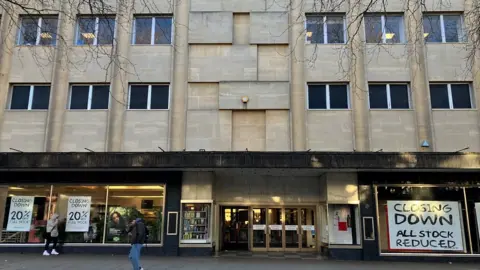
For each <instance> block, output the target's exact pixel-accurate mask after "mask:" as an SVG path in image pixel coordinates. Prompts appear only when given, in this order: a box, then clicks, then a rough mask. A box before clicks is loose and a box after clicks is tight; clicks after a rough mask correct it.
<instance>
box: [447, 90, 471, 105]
mask: <svg viewBox="0 0 480 270" xmlns="http://www.w3.org/2000/svg"><path fill="white" fill-rule="evenodd" d="M451 88H452V99H453V108H454V109H470V108H472V101H471V99H470V86H469V85H468V84H452V85H451Z"/></svg>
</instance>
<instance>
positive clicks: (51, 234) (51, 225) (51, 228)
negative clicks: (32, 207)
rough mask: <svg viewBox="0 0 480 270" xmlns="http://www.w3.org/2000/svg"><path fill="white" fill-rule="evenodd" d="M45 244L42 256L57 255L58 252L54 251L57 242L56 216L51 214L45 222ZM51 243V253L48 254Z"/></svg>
mask: <svg viewBox="0 0 480 270" xmlns="http://www.w3.org/2000/svg"><path fill="white" fill-rule="evenodd" d="M46 239H47V243H45V251H43V256H50V254H51V255H58V252H57V251H56V250H55V248H56V247H57V242H58V214H53V215H52V218H50V219H49V220H48V222H47V235H46ZM52 242H53V246H52V252H51V253H49V252H48V249H49V246H50V243H52Z"/></svg>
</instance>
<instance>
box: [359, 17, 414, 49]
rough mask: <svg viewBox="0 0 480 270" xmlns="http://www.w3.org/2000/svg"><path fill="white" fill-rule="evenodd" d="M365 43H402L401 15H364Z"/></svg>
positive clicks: (403, 39) (403, 35)
mask: <svg viewBox="0 0 480 270" xmlns="http://www.w3.org/2000/svg"><path fill="white" fill-rule="evenodd" d="M365 37H366V40H367V43H404V42H405V29H404V27H403V17H402V16H401V15H366V16H365Z"/></svg>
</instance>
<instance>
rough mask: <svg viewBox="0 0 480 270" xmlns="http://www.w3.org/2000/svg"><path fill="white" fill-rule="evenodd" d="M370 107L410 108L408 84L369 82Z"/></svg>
mask: <svg viewBox="0 0 480 270" xmlns="http://www.w3.org/2000/svg"><path fill="white" fill-rule="evenodd" d="M368 97H369V101H370V109H409V108H410V98H409V93H408V85H407V84H369V85H368Z"/></svg>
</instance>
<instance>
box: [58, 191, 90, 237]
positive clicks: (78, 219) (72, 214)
mask: <svg viewBox="0 0 480 270" xmlns="http://www.w3.org/2000/svg"><path fill="white" fill-rule="evenodd" d="M91 203H92V197H90V196H71V197H69V198H68V210H67V225H66V228H65V231H67V232H88V227H89V226H90V205H91Z"/></svg>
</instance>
